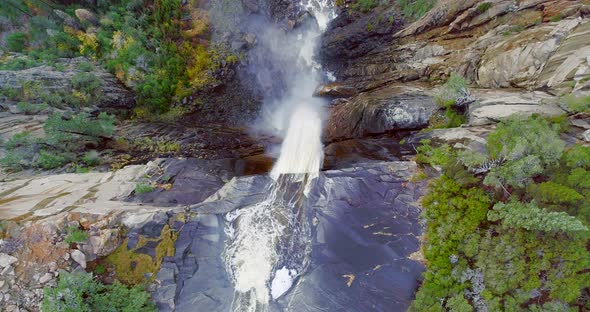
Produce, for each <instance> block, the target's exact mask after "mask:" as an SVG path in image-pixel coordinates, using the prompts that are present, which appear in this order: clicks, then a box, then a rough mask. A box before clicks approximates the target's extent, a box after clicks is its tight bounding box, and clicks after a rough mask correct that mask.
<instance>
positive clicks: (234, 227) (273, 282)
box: [223, 0, 335, 311]
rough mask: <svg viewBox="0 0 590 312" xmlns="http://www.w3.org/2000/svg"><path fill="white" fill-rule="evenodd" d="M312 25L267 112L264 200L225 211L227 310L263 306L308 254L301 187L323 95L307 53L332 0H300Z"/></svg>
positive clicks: (313, 162)
mask: <svg viewBox="0 0 590 312" xmlns="http://www.w3.org/2000/svg"><path fill="white" fill-rule="evenodd" d="M304 1H305V0H304ZM301 7H302V8H304V9H305V10H307V11H308V12H310V13H311V14H312V15H313V16H314V18H315V20H316V22H317V27H314V28H312V29H309V30H307V31H305V33H303V34H301V35H299V37H298V43H297V46H298V49H299V51H298V53H297V58H298V59H297V60H295V61H296V62H298V63H301V64H304V66H301V71H300V72H299V73H297V75H298V77H293V79H292V80H291V81H292V84H291V85H290V86H289V89H290V90H289V92H288V93H287V94H288V95H287V96H286V97H285V98H284V99H282V100H281V104H282V105H280V106H279V107H278V109H277V110H276V111H275V115H274V119H275V120H271V121H269V122H271V123H276V124H277V125H279V126H278V127H277V130H278V136H280V137H282V138H283V141H282V144H281V147H280V154H279V157H278V159H277V160H276V162H275V164H274V166H273V168H272V170H271V172H270V176H271V178H272V180H273V182H272V183H270V185H268V187H267V190H266V191H267V194H268V196H267V197H266V199H265V200H263V201H262V202H259V203H257V204H255V205H252V206H249V207H246V208H242V209H239V210H237V211H233V212H231V213H228V214H227V215H226V216H225V219H226V224H227V225H226V228H225V232H226V234H227V236H228V239H227V242H226V248H225V251H224V255H223V258H224V262H225V264H226V268H227V271H228V273H229V275H230V277H231V279H232V282H233V284H234V288H235V294H234V298H233V303H232V310H233V311H268V309H269V304H270V302H271V301H272V300H277V299H278V298H280V297H281V296H282V295H284V294H285V293H286V292H288V290H289V289H290V288H292V287H293V284H294V283H296V281H297V278H298V277H299V276H301V275H302V274H303V273H305V270H306V268H307V266H308V265H309V259H310V254H311V239H310V237H311V232H310V220H309V218H308V213H307V211H306V208H305V205H304V203H305V198H306V194H307V193H308V192H309V190H310V188H311V186H312V185H313V183H314V181H316V178H317V177H318V175H319V172H320V169H321V166H322V161H323V145H322V141H321V136H322V128H323V125H322V120H323V114H324V112H323V102H322V101H321V100H319V99H317V98H314V97H313V96H312V95H313V92H314V89H315V87H316V86H317V85H318V83H319V80H320V79H319V76H320V74H321V67H320V66H319V65H318V64H317V63H316V62H315V61H314V60H313V53H314V51H315V47H316V44H317V41H318V38H319V37H320V35H321V33H322V32H323V31H324V30H325V29H326V27H327V25H328V23H329V21H330V20H331V19H333V18H334V17H335V13H334V10H333V7H332V0H315V1H305V2H302V3H301Z"/></svg>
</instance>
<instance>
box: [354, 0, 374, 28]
mask: <svg viewBox="0 0 590 312" xmlns="http://www.w3.org/2000/svg"><path fill="white" fill-rule="evenodd" d="M378 5H379V2H378V1H377V0H357V1H356V2H355V3H353V4H352V6H351V8H352V9H353V10H356V11H361V12H365V13H366V12H369V11H371V10H372V9H374V8H376V7H377V6H378ZM369 31H370V30H369Z"/></svg>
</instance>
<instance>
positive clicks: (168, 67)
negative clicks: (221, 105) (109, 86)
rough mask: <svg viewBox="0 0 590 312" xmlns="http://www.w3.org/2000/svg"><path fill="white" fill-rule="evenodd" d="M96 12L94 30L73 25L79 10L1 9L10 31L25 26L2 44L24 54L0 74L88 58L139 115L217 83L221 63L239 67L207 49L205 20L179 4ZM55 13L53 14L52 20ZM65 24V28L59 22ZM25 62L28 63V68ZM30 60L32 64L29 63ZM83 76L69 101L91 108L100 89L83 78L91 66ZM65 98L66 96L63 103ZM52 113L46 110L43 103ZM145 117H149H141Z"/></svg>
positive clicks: (108, 3)
mask: <svg viewBox="0 0 590 312" xmlns="http://www.w3.org/2000/svg"><path fill="white" fill-rule="evenodd" d="M95 3H96V4H95V6H93V7H92V6H91V7H87V8H89V9H91V10H93V11H94V13H95V14H96V16H97V17H96V19H97V20H99V21H100V22H99V23H98V24H96V25H93V24H92V23H90V22H87V21H81V22H80V23H79V25H77V24H78V23H69V22H67V20H68V19H71V20H72V21H76V20H77V18H76V17H75V16H73V12H74V9H76V8H78V7H79V6H78V5H76V4H72V5H58V8H59V9H60V10H62V11H60V13H59V14H56V13H53V9H49V8H48V7H47V6H45V5H43V3H42V2H36V1H28V2H26V3H24V4H23V5H22V9H23V10H24V11H25V12H26V13H27V14H29V15H31V16H32V17H30V18H29V17H28V16H27V15H25V14H23V13H22V12H17V11H15V10H14V8H12V7H6V8H5V7H4V6H3V7H2V8H1V9H0V12H2V15H5V16H8V17H10V20H11V22H12V23H14V24H15V25H16V24H22V20H19V18H21V15H22V18H23V20H28V23H27V24H25V27H24V29H25V31H23V32H13V33H12V34H10V35H9V36H8V37H7V40H6V45H7V47H8V49H9V50H11V51H15V52H22V53H25V54H26V55H27V56H28V58H16V59H14V60H10V61H8V62H7V63H4V64H0V67H2V68H7V69H22V68H27V67H32V66H35V65H37V64H40V63H43V62H47V63H50V64H52V63H54V61H55V60H56V59H57V58H60V57H76V56H86V57H88V58H90V59H92V60H93V61H96V62H97V63H99V64H101V65H103V66H105V67H106V68H107V69H108V70H109V71H111V72H112V73H113V74H115V75H116V76H117V77H118V78H119V79H120V80H121V81H123V82H124V83H125V84H126V85H127V86H129V87H131V88H132V89H133V90H134V91H135V92H136V94H137V96H138V102H139V104H140V110H141V112H142V115H143V116H144V115H151V114H161V113H165V112H167V111H168V110H169V109H170V107H171V104H172V103H173V102H175V101H179V100H180V99H182V98H183V97H185V96H187V95H189V94H191V93H192V92H194V91H198V90H201V89H204V88H207V87H208V86H210V85H212V84H213V83H215V80H216V78H215V71H216V70H217V69H218V68H219V67H220V66H221V64H222V63H229V64H231V63H235V62H236V61H237V60H238V59H237V57H236V56H235V55H232V54H231V53H229V52H228V48H227V47H225V46H218V45H208V44H207V41H208V40H209V39H210V38H209V36H210V32H209V31H208V24H209V21H208V16H207V14H206V13H205V12H204V11H201V10H200V9H197V8H196V6H193V5H182V4H181V0H153V1H152V0H101V1H97V2H95ZM52 13H53V14H52ZM64 20H66V22H63V21H64ZM25 60H27V61H25ZM28 60H31V61H28ZM79 69H80V71H82V73H80V74H78V75H76V77H74V79H73V81H72V82H73V85H74V88H75V89H76V91H78V92H79V93H81V94H76V93H75V92H74V94H73V96H74V97H78V98H79V100H80V101H79V102H81V103H82V104H84V103H86V102H88V101H91V100H94V98H92V96H98V94H97V93H96V92H95V91H96V90H97V89H96V88H97V87H98V86H99V82H98V80H97V79H96V77H93V76H92V75H91V74H89V73H88V72H89V71H91V70H92V64H90V63H83V64H81V65H80V68H79ZM61 96H62V97H64V96H65V95H61ZM48 104H49V105H51V104H50V103H48ZM146 112H148V114H146Z"/></svg>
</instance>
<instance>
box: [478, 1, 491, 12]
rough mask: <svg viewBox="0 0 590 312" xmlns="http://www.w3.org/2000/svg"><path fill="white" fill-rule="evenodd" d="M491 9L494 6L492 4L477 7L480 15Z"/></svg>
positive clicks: (485, 3) (486, 3) (481, 4)
mask: <svg viewBox="0 0 590 312" xmlns="http://www.w3.org/2000/svg"><path fill="white" fill-rule="evenodd" d="M491 7H492V4H491V3H490V2H483V3H480V4H479V5H478V6H477V11H478V12H479V13H485V12H486V11H487V10H489V9H490V8H491Z"/></svg>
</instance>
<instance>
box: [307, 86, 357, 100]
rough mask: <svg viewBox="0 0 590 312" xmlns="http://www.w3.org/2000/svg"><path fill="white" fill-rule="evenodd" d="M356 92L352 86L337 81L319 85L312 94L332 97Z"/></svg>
mask: <svg viewBox="0 0 590 312" xmlns="http://www.w3.org/2000/svg"><path fill="white" fill-rule="evenodd" d="M356 94H357V91H356V89H355V88H354V87H351V86H348V85H345V84H342V83H337V82H334V83H329V84H325V85H320V86H318V88H317V89H316V90H315V92H314V93H313V95H314V96H320V97H332V98H347V97H351V96H355V95H356Z"/></svg>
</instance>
